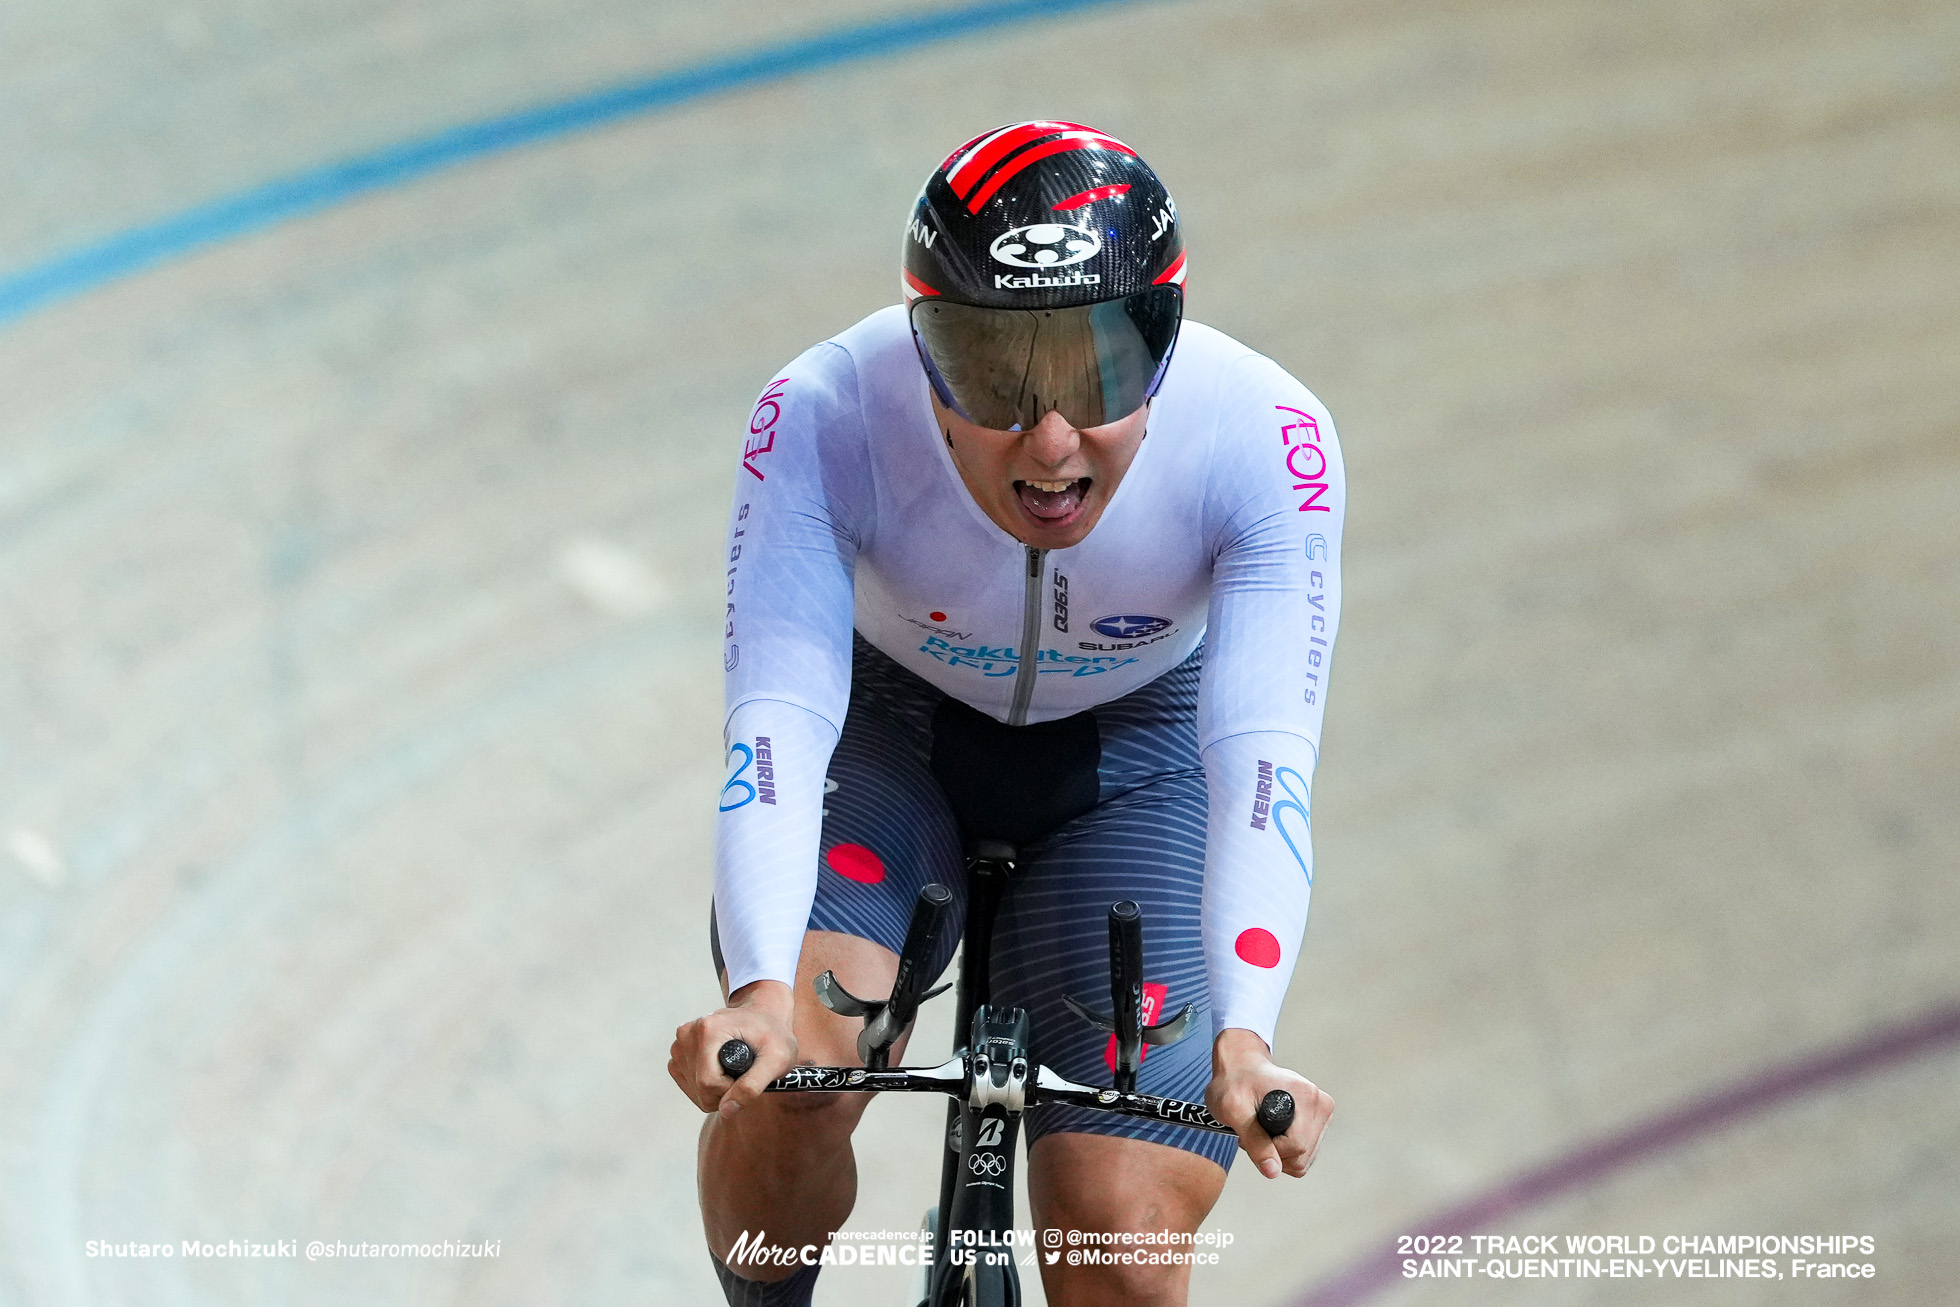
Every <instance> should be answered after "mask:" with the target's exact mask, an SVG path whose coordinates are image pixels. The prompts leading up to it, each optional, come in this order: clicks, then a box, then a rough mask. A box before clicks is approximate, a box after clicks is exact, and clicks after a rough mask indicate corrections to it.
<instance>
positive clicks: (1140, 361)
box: [901, 122, 1184, 430]
mask: <svg viewBox="0 0 1960 1307" xmlns="http://www.w3.org/2000/svg"><path fill="white" fill-rule="evenodd" d="M901 275H902V280H903V284H904V287H903V288H904V292H905V298H906V301H907V304H908V313H909V315H910V318H911V321H912V334H913V338H914V340H915V341H916V343H917V345H918V349H919V358H920V361H921V362H923V363H924V364H925V368H926V372H927V375H928V376H930V377H931V379H932V384H933V389H934V390H935V391H937V392H938V395H939V398H940V401H941V402H942V403H944V404H946V405H947V406H948V407H950V408H952V409H954V410H955V411H957V412H958V413H960V414H961V415H962V416H963V417H966V418H967V419H968V420H969V421H972V422H976V423H978V424H979V425H981V426H986V427H994V428H997V429H1002V430H1009V429H1013V428H1015V427H1018V426H1032V425H1034V423H1036V422H1038V421H1040V420H1041V418H1042V417H1043V416H1044V415H1045V414H1046V413H1047V412H1048V411H1049V410H1050V409H1060V410H1061V412H1062V415H1063V417H1065V418H1067V419H1068V420H1069V422H1070V423H1071V424H1072V425H1075V426H1077V427H1091V426H1101V425H1103V424H1104V423H1106V422H1114V421H1116V420H1117V419H1119V418H1122V417H1125V416H1127V415H1128V414H1130V413H1132V412H1134V411H1135V410H1136V409H1137V408H1138V407H1140V406H1141V405H1142V404H1143V402H1144V401H1145V400H1147V399H1148V398H1149V397H1150V396H1151V395H1152V394H1154V393H1155V392H1156V389H1157V386H1158V384H1159V383H1160V382H1161V381H1162V379H1163V372H1164V368H1165V366H1166V365H1168V363H1169V361H1170V355H1171V348H1172V346H1173V345H1174V344H1175V343H1176V340H1177V329H1178V324H1179V323H1180V322H1181V321H1182V318H1183V302H1184V296H1183V284H1184V242H1183V240H1182V239H1181V238H1180V236H1179V235H1178V229H1177V206H1176V205H1175V204H1173V203H1172V202H1171V197H1170V194H1169V192H1167V191H1166V190H1165V189H1164V185H1163V183H1162V182H1160V181H1158V180H1157V174H1156V173H1154V172H1152V171H1151V170H1150V166H1149V165H1148V164H1146V163H1145V162H1144V161H1143V160H1142V159H1141V158H1139V157H1138V156H1137V153H1136V151H1135V150H1132V149H1131V148H1130V147H1129V146H1127V145H1125V144H1123V142H1121V141H1119V140H1117V139H1116V138H1115V137H1113V136H1110V135H1108V134H1106V133H1104V132H1099V131H1097V130H1095V129H1094V128H1092V127H1084V126H1081V125H1080V124H1077V123H1064V122H1026V123H1015V124H1013V125H1012V126H1008V127H1002V128H999V129H997V130H995V131H991V132H987V133H986V134H984V135H982V136H977V137H975V138H974V139H973V140H971V141H968V142H967V143H966V144H965V145H963V146H961V147H960V148H959V149H957V150H955V151H954V152H953V153H952V155H951V156H949V157H948V158H947V159H946V161H945V162H944V163H942V164H941V165H940V166H939V170H938V171H937V172H935V173H933V175H932V177H931V178H930V179H928V180H927V182H926V184H925V189H924V190H922V191H921V192H920V193H919V199H918V202H917V203H916V204H915V205H914V206H913V210H912V221H911V223H910V224H909V225H908V227H907V229H906V233H905V254H904V260H903V265H902V273H901Z"/></svg>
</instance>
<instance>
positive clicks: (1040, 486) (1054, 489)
mask: <svg viewBox="0 0 1960 1307" xmlns="http://www.w3.org/2000/svg"><path fill="white" fill-rule="evenodd" d="M1028 484H1029V485H1030V486H1033V487H1034V488H1035V489H1036V490H1039V491H1041V492H1042V493H1044V494H1049V495H1059V494H1061V493H1062V491H1064V490H1067V489H1068V488H1069V487H1070V486H1072V485H1074V484H1075V482H1074V481H1030V482H1028Z"/></svg>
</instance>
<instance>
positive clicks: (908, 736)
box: [810, 639, 1238, 1167]
mask: <svg viewBox="0 0 1960 1307" xmlns="http://www.w3.org/2000/svg"><path fill="white" fill-rule="evenodd" d="M1202 655H1203V651H1202V650H1199V651H1198V652H1197V653H1194V654H1192V655H1191V657H1190V658H1188V659H1186V660H1185V661H1184V662H1183V663H1182V664H1181V665H1179V666H1178V667H1176V668H1173V669H1172V670H1171V671H1169V672H1166V673H1165V674H1164V675H1163V676H1161V677H1159V678H1157V679H1156V680H1155V681H1152V682H1151V683H1150V684H1148V685H1146V686H1144V687H1143V688H1141V689H1139V690H1137V691H1135V692H1134V693H1131V694H1129V695H1126V696H1124V697H1123V698H1121V699H1117V700H1114V701H1112V702H1110V703H1107V704H1104V705H1102V706H1101V707H1099V708H1096V709H1093V710H1092V712H1091V714H1090V716H1092V717H1093V721H1094V728H1095V740H1096V744H1097V745H1098V746H1099V756H1097V757H1096V767H1095V771H1096V775H1095V778H1094V783H1095V784H1094V789H1093V791H1089V792H1093V794H1094V795H1095V799H1094V802H1093V806H1090V807H1089V808H1088V810H1087V811H1085V812H1082V813H1081V814H1080V815H1076V816H1073V817H1070V818H1068V819H1067V820H1065V821H1063V822H1062V823H1061V824H1060V825H1058V826H1056V827H1055V828H1054V829H1053V830H1051V831H1048V832H1047V833H1045V834H1043V835H1041V836H1039V837H1037V838H1035V839H1033V840H1031V841H1029V840H1024V841H1023V842H1022V844H1021V846H1020V855H1021V856H1020V862H1019V865H1018V869H1017V872H1016V875H1015V878H1014V881H1013V882H1012V884H1011V886H1010V888H1009V889H1008V891H1007V894H1006V896H1005V898H1004V900H1003V902H1002V904H1001V909H1000V915H999V918H998V924H997V927H996V931H995V939H994V956H993V995H992V1001H993V1002H994V1003H996V1004H1012V1005H1014V1006H1017V1007H1022V1008H1025V1009H1027V1012H1028V1017H1029V1021H1030V1023H1031V1027H1032V1031H1033V1040H1034V1053H1035V1057H1036V1059H1037V1061H1039V1062H1040V1063H1041V1064H1042V1065H1045V1066H1050V1067H1053V1068H1054V1069H1055V1070H1056V1071H1058V1072H1060V1073H1061V1074H1062V1075H1064V1076H1066V1077H1068V1078H1069V1079H1070V1080H1074V1081H1076V1082H1078V1083H1081V1084H1091V1085H1106V1084H1109V1083H1110V1081H1111V1078H1112V1074H1113V1066H1114V1063H1113V1056H1114V1045H1115V1040H1114V1037H1113V1036H1111V1035H1108V1034H1106V1033H1104V1032H1102V1031H1099V1030H1097V1029H1095V1028H1094V1027H1092V1026H1090V1025H1089V1024H1088V1023H1087V1022H1086V1021H1083V1020H1082V1019H1081V1018H1079V1017H1077V1016H1075V1015H1074V1014H1073V1013H1071V1012H1070V1011H1069V1010H1068V1009H1067V1008H1066V1007H1065V1006H1063V1003H1062V996H1063V995H1064V994H1073V995H1074V996H1076V997H1077V998H1079V999H1081V1000H1083V1001H1084V1002H1086V1003H1088V1005H1089V1006H1090V1007H1092V1008H1095V1009H1097V1010H1100V1011H1107V1010H1108V1008H1109V926H1108V913H1109V905H1110V904H1111V903H1114V902H1116V901H1117V900H1119V899H1126V898H1127V899H1134V900H1136V901H1137V903H1138V904H1139V905H1141V907H1142V908H1143V956H1144V985H1145V996H1146V1020H1147V1021H1149V1020H1163V1019H1165V1018H1167V1017H1169V1016H1170V1015H1172V1014H1174V1013H1175V1012H1176V1011H1177V1010H1178V1009H1180V1008H1182V1007H1183V1006H1184V1004H1186V1003H1195V1004H1197V1006H1198V1011H1199V1013H1200V1017H1199V1019H1198V1021H1197V1022H1196V1027H1195V1029H1194V1031H1193V1033H1192V1034H1191V1035H1190V1036H1189V1037H1188V1038H1186V1039H1185V1040H1183V1041H1182V1042H1181V1043H1178V1044H1174V1045H1172V1046H1170V1047H1167V1048H1149V1047H1146V1049H1145V1050H1144V1059H1143V1065H1142V1069H1141V1072H1140V1075H1139V1077H1138V1088H1139V1090H1141V1091H1142V1092H1144V1093H1149V1094H1160V1095H1163V1096H1166V1097H1171V1098H1182V1099H1189V1100H1192V1101H1202V1100H1203V1097H1204V1091H1205V1086H1206V1085H1207V1084H1208V1083H1209V1082H1210V1079H1211V1049H1210V1041H1209V1040H1208V1039H1207V1038H1206V1034H1207V1032H1208V1031H1209V1030H1210V1025H1209V1022H1208V1020H1207V1019H1206V1016H1205V1014H1206V1013H1207V1012H1208V1008H1209V999H1208V996H1207V993H1206V987H1205V966H1204V954H1203V951H1202V948H1201V945H1200V939H1199V898H1200V894H1201V891H1202V888H1203V884H1204V857H1205V806H1206V796H1205V780H1204V772H1203V768H1202V765H1201V764H1200V762H1199V759H1198V740H1197V713H1198V678H1199V671H1200V666H1201V659H1202ZM944 698H945V695H944V693H943V692H942V691H940V690H938V689H936V688H934V687H933V686H931V685H929V684H927V683H926V682H925V681H923V680H921V679H919V678H918V677H916V676H914V675H912V674H911V673H910V672H908V671H906V670H904V669H903V668H901V667H899V666H898V665H897V664H896V663H894V662H892V661H891V660H890V659H888V658H886V657H885V656H884V655H883V654H881V653H879V652H878V651H877V650H875V649H873V648H872V647H871V646H870V645H869V644H867V643H865V642H864V641H863V640H862V639H859V640H858V641H857V643H856V649H855V656H854V659H853V668H852V688H851V704H850V711H849V715H848V717H847V718H846V720H845V723H844V730H843V733H842V736H841V737H840V738H839V740H838V742H837V749H836V752H835V753H834V754H833V755H832V758H831V763H830V772H829V778H828V780H829V783H828V784H827V785H826V787H825V788H826V790H827V791H828V792H827V794H826V796H825V800H824V824H823V842H822V852H821V859H822V863H821V867H820V869H819V872H818V880H817V896H816V902H815V904H814V906H813V907H812V909H811V913H810V928H811V929H812V930H827V931H838V932H841V933H844V934H850V935H856V936H859V937H861V938H864V939H869V940H874V941H876V942H877V943H879V944H882V945H884V946H885V947H886V948H889V949H891V950H892V951H893V952H897V951H898V950H899V948H900V947H901V945H902V944H903V942H904V937H905V925H906V922H907V920H908V919H909V917H910V915H911V910H912V904H913V902H914V900H915V899H916V898H917V897H918V892H919V890H920V888H921V887H922V886H924V885H925V884H926V883H927V882H929V881H934V880H936V881H938V882H939V883H940V884H942V885H945V886H947V887H948V888H950V889H951V890H952V891H953V894H954V906H953V912H952V913H951V914H950V920H949V928H948V929H947V930H946V931H944V932H943V934H942V937H941V944H940V950H939V952H940V956H939V957H937V958H935V959H934V964H933V968H932V970H933V974H935V975H937V974H938V973H940V972H941V971H943V970H944V969H945V967H946V965H947V964H948V963H949V962H950V961H951V960H952V956H953V953H954V951H955V949H956V947H957V944H958V938H959V929H960V926H961V924H962V922H963V920H964V912H965V906H966V893H965V871H964V860H963V858H962V856H961V848H962V845H961V836H960V832H959V829H958V823H957V821H956V819H955V816H954V813H953V810H952V807H951V805H950V804H949V802H948V800H947V796H946V792H945V791H944V790H943V789H942V788H941V786H940V783H939V782H938V781H937V780H936V779H935V777H934V772H933V770H932V754H933V735H934V722H935V712H936V711H937V710H939V708H940V706H941V701H942V700H943V699H944ZM941 754H942V756H941V759H940V761H941V765H942V766H944V765H946V763H947V759H946V758H945V756H944V754H945V749H944V748H943V747H942V750H941ZM954 761H955V762H957V759H955V760H954ZM1083 779H1084V782H1085V784H1086V778H1083ZM971 833H973V834H986V833H987V832H983V831H976V832H971ZM1152 1000H1154V1002H1152ZM914 1060H916V1059H914ZM1026 1127H1027V1131H1028V1142H1029V1144H1030V1145H1032V1144H1033V1142H1034V1141H1035V1140H1036V1139H1039V1138H1040V1137H1041V1136H1043V1135H1044V1134H1047V1133H1049V1132H1051V1131H1074V1132H1080V1133H1084V1134H1101V1135H1116V1136H1121V1137H1125V1138H1132V1139H1145V1140H1150V1141H1152V1142H1155V1143H1161V1144H1169V1145H1171V1146H1173V1147H1177V1148H1182V1149H1185V1150H1187V1151H1189V1152H1194V1153H1197V1154H1199V1155H1201V1156H1204V1157H1208V1158H1210V1159H1211V1160H1212V1161H1214V1162H1217V1163H1218V1164H1219V1165H1220V1166H1221V1167H1229V1166H1230V1165H1231V1161H1232V1157H1233V1155H1234V1153H1235V1152H1236V1151H1237V1147H1238V1143H1237V1140H1235V1139H1234V1138H1232V1137H1231V1136H1229V1135H1218V1134H1211V1133H1208V1132H1204V1131H1198V1130H1190V1129H1185V1128H1182V1127H1179V1126H1173V1125H1167V1124H1162V1123H1157V1122H1146V1121H1138V1120H1132V1119H1130V1118H1126V1117H1118V1116H1110V1115H1108V1114H1106V1113H1100V1112H1092V1111H1088V1110H1086V1109H1082V1108H1074V1107H1061V1106H1051V1107H1039V1108H1035V1109H1032V1110H1031V1111H1030V1112H1029V1113H1028V1115H1027V1118H1026Z"/></svg>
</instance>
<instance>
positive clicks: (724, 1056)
mask: <svg viewBox="0 0 1960 1307" xmlns="http://www.w3.org/2000/svg"><path fill="white" fill-rule="evenodd" d="M715 1060H716V1061H718V1062H720V1063H721V1073H722V1074H723V1075H725V1076H727V1077H728V1078H729V1079H730V1080H740V1079H741V1078H742V1077H743V1076H745V1075H747V1074H748V1073H749V1068H750V1067H752V1066H754V1065H755V1050H754V1049H753V1048H750V1047H749V1044H748V1041H747V1040H745V1039H731V1040H729V1041H728V1042H727V1043H726V1044H723V1045H722V1046H721V1052H720V1053H719V1054H717V1055H716V1059H715ZM1268 1097H1270V1095H1268ZM1292 1101H1293V1100H1292V1099H1290V1098H1289V1099H1288V1100H1287V1103H1288V1107H1287V1114H1288V1115H1289V1116H1291V1115H1292V1111H1293V1109H1292V1106H1291V1104H1292Z"/></svg>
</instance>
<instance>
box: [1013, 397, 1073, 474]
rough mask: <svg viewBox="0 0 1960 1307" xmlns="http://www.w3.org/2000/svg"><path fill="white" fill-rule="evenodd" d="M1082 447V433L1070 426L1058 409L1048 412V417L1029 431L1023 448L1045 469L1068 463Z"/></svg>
mask: <svg viewBox="0 0 1960 1307" xmlns="http://www.w3.org/2000/svg"><path fill="white" fill-rule="evenodd" d="M1081 445H1082V433H1081V432H1079V431H1077V430H1076V429H1075V428H1074V427H1073V426H1071V425H1069V420H1068V419H1067V418H1065V417H1063V416H1062V411H1061V410H1060V409H1058V408H1051V409H1049V410H1048V413H1047V416H1045V417H1043V418H1042V419H1041V421H1039V422H1037V423H1035V424H1034V426H1033V428H1032V429H1030V430H1029V431H1028V434H1027V438H1026V440H1025V442H1024V444H1023V447H1024V448H1025V449H1026V450H1027V451H1028V454H1029V455H1030V456H1031V457H1032V458H1033V459H1034V460H1035V461H1036V462H1037V463H1040V464H1041V465H1042V466H1044V467H1055V466H1057V465H1059V464H1061V463H1063V462H1065V461H1067V459H1068V457H1069V455H1071V454H1073V453H1074V452H1075V451H1076V450H1077V449H1078V448H1080V447H1081Z"/></svg>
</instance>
